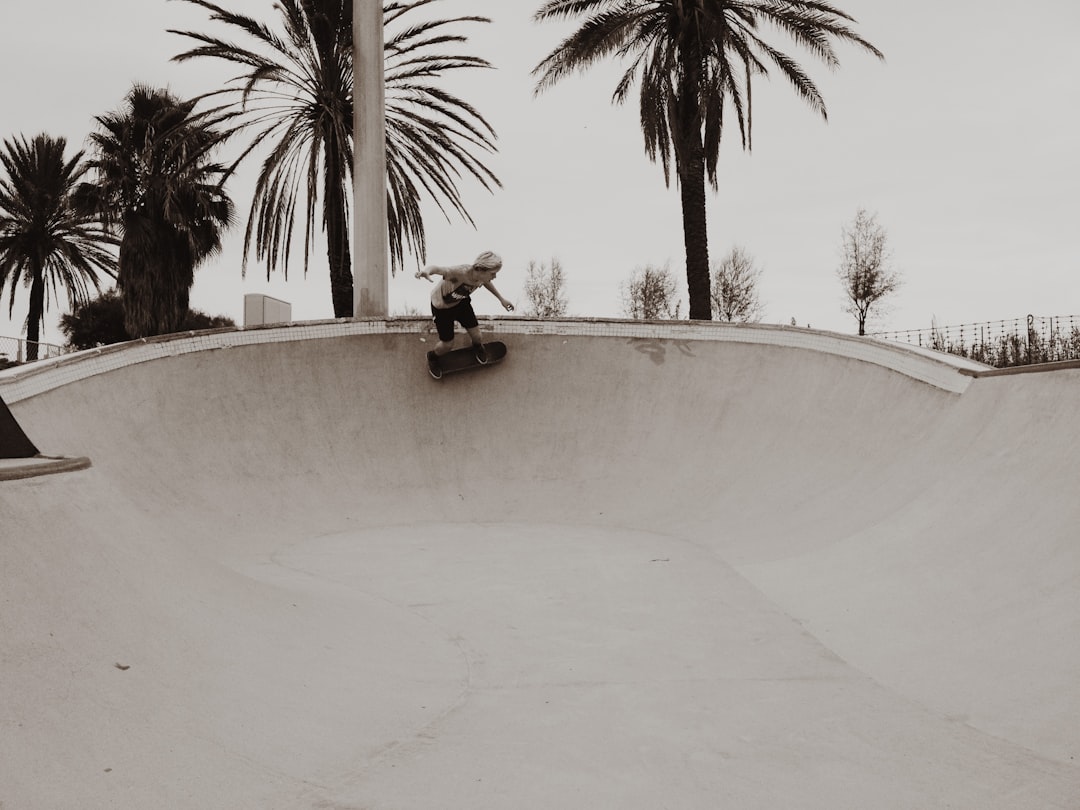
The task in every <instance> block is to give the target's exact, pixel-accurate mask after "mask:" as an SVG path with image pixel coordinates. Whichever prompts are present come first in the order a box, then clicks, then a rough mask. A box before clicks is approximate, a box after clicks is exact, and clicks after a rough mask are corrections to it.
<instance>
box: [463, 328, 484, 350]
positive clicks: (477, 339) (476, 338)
mask: <svg viewBox="0 0 1080 810" xmlns="http://www.w3.org/2000/svg"><path fill="white" fill-rule="evenodd" d="M465 331H466V332H468V333H469V340H471V341H472V345H473V346H479V345H480V344H481V343H483V342H484V338H483V337H482V336H481V334H480V327H479V326H474V327H473V328H472V329H466V330H465Z"/></svg>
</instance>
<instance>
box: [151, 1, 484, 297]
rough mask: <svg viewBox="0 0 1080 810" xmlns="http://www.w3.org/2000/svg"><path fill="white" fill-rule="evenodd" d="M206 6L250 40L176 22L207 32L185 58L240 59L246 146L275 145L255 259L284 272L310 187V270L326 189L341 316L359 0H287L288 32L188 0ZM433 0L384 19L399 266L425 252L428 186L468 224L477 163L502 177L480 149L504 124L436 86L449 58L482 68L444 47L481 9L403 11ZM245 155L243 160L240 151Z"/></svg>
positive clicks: (392, 10) (391, 207) (253, 232)
mask: <svg viewBox="0 0 1080 810" xmlns="http://www.w3.org/2000/svg"><path fill="white" fill-rule="evenodd" d="M184 2H188V3H192V4H194V5H197V6H201V7H203V8H205V9H207V10H208V11H209V12H210V13H211V17H210V18H211V20H214V21H218V22H222V23H225V24H226V25H228V26H231V27H232V28H233V29H235V30H238V31H239V32H242V33H243V34H244V35H246V37H247V38H248V39H249V40H250V41H251V47H242V46H240V45H237V44H234V43H232V42H228V41H226V40H224V39H220V38H217V37H212V36H207V35H205V34H199V33H195V32H192V31H173V32H172V33H176V34H180V35H181V36H184V37H188V38H190V39H192V40H195V41H196V42H198V43H201V44H200V45H198V46H197V47H194V48H192V49H191V50H188V51H185V52H184V53H181V54H179V55H178V56H176V57H175V59H176V60H177V61H185V60H188V59H194V58H196V57H212V58H215V59H221V60H224V61H226V62H229V63H233V64H235V65H239V66H241V67H242V68H243V71H244V72H243V73H242V74H241V75H239V76H237V77H236V79H235V80H234V86H233V87H231V88H228V89H226V90H223V91H220V92H222V93H226V94H232V95H233V96H234V97H238V101H239V107H238V108H237V109H236V110H235V111H234V118H235V121H236V123H237V125H238V126H242V127H245V128H246V129H248V130H249V131H251V132H253V133H254V134H253V136H252V142H251V144H250V146H249V147H248V149H247V150H246V151H245V152H244V154H243V155H242V156H241V158H240V160H241V161H242V160H244V159H245V158H246V157H247V156H248V155H249V154H251V152H252V151H254V150H256V149H257V148H258V147H260V146H262V145H264V144H266V145H267V148H268V149H269V153H268V154H267V156H266V157H265V159H264V161H263V163H262V167H261V170H260V173H259V176H258V180H257V182H256V187H255V194H254V197H253V199H252V202H251V209H250V212H249V214H248V223H247V229H246V231H245V234H244V257H245V264H246V259H247V256H248V255H249V252H250V249H251V247H252V245H254V248H255V255H256V259H257V260H259V261H265V262H266V272H267V275H268V276H269V274H270V273H271V272H272V271H273V270H275V269H277V268H278V267H279V266H280V267H281V269H282V270H283V271H284V272H285V273H286V275H287V274H288V266H289V254H290V249H291V247H292V234H293V230H294V225H295V218H296V213H297V208H298V206H299V202H300V198H301V197H303V200H304V203H303V205H304V209H303V216H304V272H305V273H306V272H307V268H308V261H309V257H310V253H311V250H312V247H313V245H314V240H315V236H316V228H315V219H316V214H317V212H318V208H319V195H320V193H321V195H322V207H321V217H322V223H321V224H322V228H323V230H324V231H325V232H326V243H327V259H328V262H329V266H330V287H331V297H332V300H333V306H334V315H335V317H348V316H351V315H352V314H353V278H352V260H351V256H350V251H349V227H350V220H351V214H350V208H349V206H350V199H351V194H352V171H353V150H352V138H353V132H352V129H353V117H352V104H353V87H352V83H353V72H352V58H353V49H352V26H353V0H278V2H277V3H276V4H275V6H276V8H277V9H278V11H279V12H280V23H281V28H282V30H283V32H284V33H283V34H278V33H275V31H273V30H271V28H270V27H268V26H266V25H264V24H263V23H261V22H259V21H258V20H256V19H254V18H252V17H249V16H246V15H243V14H236V13H234V12H231V11H228V10H226V9H224V8H222V7H221V6H218V5H216V4H214V3H211V2H208V0H184ZM434 2H437V0H401V2H394V1H392V0H387V1H386V2H384V3H383V20H384V25H385V30H386V31H387V35H386V47H385V82H386V154H387V215H388V231H389V234H388V236H389V240H390V262H391V269H392V270H393V271H395V272H396V271H397V270H398V269H400V267H401V266H402V264H403V262H404V256H405V253H406V251H408V252H410V253H412V254H413V255H414V256H415V257H417V259H418V261H420V262H422V261H424V260H425V252H426V250H425V240H424V223H423V219H422V217H421V213H420V203H421V197H422V196H424V197H426V198H428V199H430V200H432V201H434V202H435V204H436V205H437V206H438V207H439V209H440V210H441V211H442V212H443V214H444V215H447V216H449V214H450V213H451V212H453V213H456V214H457V215H459V216H461V217H462V218H463V219H464V220H465V221H467V222H469V223H470V224H472V219H471V218H470V217H469V214H468V212H467V211H466V209H465V206H464V203H463V201H462V199H461V195H460V193H459V191H458V188H457V180H458V178H459V177H461V176H463V175H467V176H471V177H473V178H475V179H476V180H478V181H479V182H480V184H481V185H482V186H483V187H484V188H486V189H488V190H492V187H493V186H498V185H499V181H498V179H497V178H496V177H495V175H494V174H493V173H492V172H491V171H490V170H489V169H488V168H487V167H486V166H485V165H484V164H483V163H482V162H481V159H480V157H478V153H485V152H486V153H491V152H494V150H495V147H494V139H495V132H494V130H493V129H492V128H491V126H490V125H489V124H488V123H487V121H486V120H484V118H483V116H482V115H480V113H479V112H478V111H477V110H476V109H474V108H473V107H472V106H470V105H469V104H468V103H466V102H465V101H463V100H462V99H461V98H458V97H457V96H455V95H453V94H451V93H449V92H447V91H446V90H444V89H442V88H440V87H439V85H438V83H437V80H438V79H440V78H441V77H443V76H444V75H445V74H446V73H448V72H449V71H456V70H460V69H464V68H483V67H490V65H489V64H488V63H487V62H486V61H484V60H483V59H479V58H477V57H474V56H468V55H461V54H446V53H443V52H442V49H443V48H444V47H447V46H457V45H458V44H459V43H463V42H464V41H465V37H462V36H460V35H455V34H452V33H450V32H449V31H448V29H449V28H451V27H452V26H454V25H456V24H459V23H465V22H488V20H487V19H486V18H483V17H475V16H462V17H454V18H452V19H436V20H430V19H416V20H415V21H414V17H415V15H413V16H407V15H410V14H412V13H413V12H415V11H416V10H417V9H420V8H422V7H424V6H427V5H429V4H431V3H434ZM238 162H239V161H238Z"/></svg>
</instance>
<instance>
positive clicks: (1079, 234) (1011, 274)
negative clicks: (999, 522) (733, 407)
mask: <svg viewBox="0 0 1080 810" xmlns="http://www.w3.org/2000/svg"><path fill="white" fill-rule="evenodd" d="M220 2H221V3H222V4H223V5H225V6H227V7H230V8H234V9H236V10H238V11H243V12H245V13H249V14H252V15H257V16H259V17H261V18H263V19H265V20H266V21H268V22H270V21H276V18H277V12H275V11H273V9H272V3H271V2H270V0H220ZM0 4H2V8H3V11H2V25H0V99H2V104H0V137H3V138H10V137H12V136H16V135H26V136H27V137H31V136H33V135H34V134H37V133H39V132H46V133H49V134H51V135H54V136H60V135H63V136H66V137H67V138H68V141H69V144H71V146H72V148H74V147H82V146H83V144H84V141H85V138H86V136H87V134H88V133H89V132H90V131H91V130H92V128H93V118H94V116H95V115H99V114H101V113H103V112H107V111H110V110H113V109H116V108H117V107H119V105H120V103H121V102H122V100H123V98H124V96H125V94H126V93H127V91H128V89H129V88H130V86H131V84H132V82H134V81H140V82H144V83H150V84H155V85H159V86H168V87H170V88H171V89H172V90H173V91H174V92H176V93H177V94H180V95H194V94H196V93H199V92H203V91H206V90H209V89H212V88H213V87H215V86H218V85H220V83H221V82H222V81H223V80H224V79H225V78H227V77H228V76H230V75H232V74H231V72H229V71H228V70H227V69H225V68H223V67H218V66H214V65H212V64H210V63H207V64H198V63H186V64H183V65H180V64H174V63H171V62H170V61H169V59H170V57H171V56H173V55H174V54H176V53H178V52H179V51H181V50H182V49H183V48H184V47H185V41H184V40H182V39H181V38H179V37H177V36H175V35H170V34H168V33H167V32H166V31H167V29H169V28H181V29H182V28H194V29H198V30H203V31H206V32H208V33H213V32H214V31H215V30H217V31H219V32H221V31H222V29H220V28H218V29H215V28H214V27H213V26H212V25H211V24H210V22H209V20H208V19H207V17H206V15H205V13H204V12H202V11H201V10H199V9H197V8H195V7H192V6H189V5H188V4H185V3H182V2H176V0H94V2H92V3H88V2H85V0H54V1H53V2H50V3H18V2H15V0H0ZM838 4H839V6H840V7H841V8H843V9H844V10H845V11H846V12H848V13H849V14H851V15H853V16H854V17H855V18H856V19H857V20H858V24H857V30H858V32H859V33H860V34H861V35H862V36H864V37H865V38H867V39H869V40H870V41H871V42H873V43H874V44H875V45H876V46H877V47H878V48H879V49H880V50H882V51H884V53H885V56H886V61H885V62H879V61H878V60H877V59H875V58H873V57H872V56H870V55H869V54H866V53H864V52H862V51H861V50H858V49H856V48H854V47H848V46H841V48H840V60H841V67H840V69H839V70H837V71H829V70H828V69H827V68H826V67H824V66H823V65H821V64H819V63H817V62H815V61H814V60H813V59H812V58H811V57H810V56H809V55H808V54H807V53H805V52H802V51H800V50H798V49H797V48H796V47H795V46H793V45H791V44H790V43H789V42H787V41H785V40H784V39H782V38H780V37H778V36H776V35H774V34H773V35H771V36H772V41H773V42H774V44H777V45H778V46H780V47H781V49H783V50H787V51H788V52H789V53H791V54H792V55H793V56H795V57H796V58H797V59H798V60H799V61H800V62H801V63H802V64H803V66H804V67H805V68H807V70H808V72H809V73H810V75H811V76H812V77H813V79H814V80H815V82H816V83H817V84H818V86H819V88H820V89H821V91H822V93H823V95H824V97H825V101H826V104H827V105H828V111H829V120H828V122H827V123H826V122H824V121H822V120H821V119H820V117H818V116H816V115H815V114H814V113H812V112H811V111H810V110H809V108H808V107H806V105H805V104H804V103H803V102H802V101H800V100H799V99H798V98H797V97H796V96H795V95H794V94H793V93H792V92H791V90H790V88H789V86H788V85H787V83H786V82H785V81H784V80H783V79H781V78H780V77H774V78H772V79H770V80H768V81H760V82H759V83H758V84H757V85H755V90H754V143H753V146H754V149H753V153H752V154H746V153H744V152H742V151H741V150H740V146H739V142H738V139H737V138H735V137H732V138H730V139H729V140H728V141H727V142H725V143H724V145H723V146H722V150H721V151H722V154H721V165H720V178H719V182H720V187H719V191H718V192H717V193H715V194H710V196H709V200H708V206H709V207H708V218H709V239H710V252H711V256H712V258H713V260H714V261H715V260H718V259H719V258H720V257H721V256H722V255H723V254H724V253H726V252H727V251H728V250H730V249H731V247H732V246H733V245H740V246H742V247H743V248H744V249H745V250H746V251H747V252H749V253H750V254H751V255H752V256H753V257H754V259H755V260H756V261H757V263H758V266H759V267H760V268H761V271H762V276H761V282H760V294H761V298H762V301H763V304H764V306H765V317H764V321H765V322H768V323H790V321H791V319H792V318H795V319H796V321H797V322H798V323H799V324H800V325H803V326H806V325H810V326H813V327H815V328H820V329H830V330H836V331H842V332H853V331H855V322H854V319H853V318H852V317H851V316H850V315H848V314H846V313H845V312H844V311H843V297H842V292H841V289H840V285H839V283H838V281H837V280H836V276H835V271H836V267H837V264H838V259H839V248H840V233H841V228H842V226H844V225H845V224H846V223H849V222H850V221H851V220H852V219H853V218H854V216H855V212H856V210H857V209H858V208H859V207H864V208H866V209H868V210H869V211H871V212H875V213H876V214H877V216H878V220H879V222H880V224H881V225H883V226H884V227H885V229H886V230H887V231H888V236H889V244H890V246H891V250H892V253H893V256H894V263H895V266H896V268H897V269H898V270H900V271H901V273H902V274H903V278H904V286H903V287H902V288H901V289H900V291H899V292H897V293H896V294H895V295H894V296H893V297H892V299H891V307H890V311H889V312H887V313H886V314H885V316H884V317H883V318H882V319H880V320H879V321H878V325H879V326H881V327H887V328H891V329H909V328H910V329H916V328H923V327H927V326H929V325H930V322H931V319H932V318H936V319H937V322H938V323H939V324H942V325H944V324H959V323H971V322H975V321H986V320H997V319H1005V318H1014V317H1023V316H1024V315H1026V314H1027V313H1029V312H1030V313H1035V314H1039V315H1065V314H1080V150H1078V149H1077V146H1076V144H1077V143H1080V132H1078V129H1080V126H1078V123H1080V113H1078V105H1080V49H1077V48H1076V41H1077V38H1078V37H1080V3H1078V2H1077V1H1076V0H1028V2H1026V3H1024V4H1023V5H1020V6H1014V7H1011V10H1010V12H1009V13H1007V14H1006V13H998V12H996V11H993V10H992V9H991V8H990V7H988V6H987V5H986V3H984V2H981V1H980V0H909V2H906V3H897V2H895V0H839V3H838ZM539 5H540V3H539V0H444V1H443V2H442V3H441V6H442V9H441V16H455V15H458V14H482V15H486V16H489V17H491V18H492V20H493V22H492V23H491V24H490V25H485V26H476V25H473V26H465V27H463V28H462V31H463V32H465V33H468V34H469V35H470V44H469V46H468V47H469V48H470V50H471V52H472V53H474V54H476V55H478V56H481V57H483V58H485V59H487V60H489V61H490V62H491V63H493V64H494V65H495V68H496V69H495V70H493V71H477V72H473V73H472V75H470V76H469V77H468V78H467V80H464V81H458V82H456V83H455V84H454V89H455V90H456V91H458V92H459V93H460V94H461V95H463V96H464V97H465V98H466V99H467V100H468V101H470V102H471V103H473V104H474V105H475V106H476V107H478V108H479V109H480V110H481V112H482V113H483V114H484V115H485V116H486V117H487V118H488V120H489V121H490V122H491V123H492V125H493V126H494V127H495V129H496V131H497V133H498V136H499V140H498V144H499V154H498V155H496V156H494V157H492V158H491V159H490V165H491V167H492V168H493V169H494V170H495V171H496V173H497V174H498V175H499V177H500V178H501V179H502V181H503V184H504V187H503V188H502V189H501V190H499V191H497V192H496V193H495V194H494V195H491V194H489V193H488V192H485V191H483V190H482V189H480V188H479V187H478V186H475V185H473V184H469V183H468V182H467V181H466V182H465V183H464V185H463V189H464V193H465V198H466V200H467V205H468V207H469V210H470V212H471V213H472V215H473V218H474V219H475V221H476V228H475V229H474V228H472V227H471V226H469V225H467V224H465V223H462V222H459V221H451V222H449V223H447V222H446V221H445V220H443V219H442V217H441V215H440V214H439V213H438V212H437V211H436V210H433V211H432V212H431V214H430V216H429V218H428V220H427V223H428V246H429V253H428V260H429V261H430V262H434V263H441V264H450V263H459V262H465V261H468V260H470V259H471V258H472V257H473V256H475V255H476V254H477V253H479V252H480V251H482V250H494V251H496V252H498V253H500V254H502V256H503V257H504V260H505V269H504V271H503V273H502V274H500V277H499V280H498V282H497V285H498V286H499V288H500V289H501V291H502V292H503V293H504V294H505V295H506V296H507V297H509V298H511V299H513V300H517V302H518V303H519V304H520V305H524V304H525V298H524V295H523V294H522V281H523V279H524V271H525V267H526V265H527V264H528V262H529V261H530V260H534V261H538V262H542V261H550V260H551V259H552V258H553V257H557V258H558V259H559V260H560V261H561V263H562V265H563V268H564V271H565V273H566V277H567V293H568V295H569V299H570V311H571V314H574V315H580V316H586V317H603V316H620V315H621V302H620V294H619V286H620V283H621V282H623V281H624V280H625V279H626V277H627V276H628V275H629V273H630V272H631V271H632V270H633V269H634V268H636V267H640V266H643V265H645V264H653V265H664V264H665V263H670V266H671V268H672V270H673V271H675V273H676V275H677V276H678V277H679V279H680V284H681V286H682V287H683V288H685V281H684V279H683V273H684V267H683V264H684V260H683V247H682V231H681V227H682V226H681V218H680V207H679V200H678V193H677V190H676V189H674V188H671V189H668V188H666V187H665V185H664V180H663V174H662V172H661V170H660V168H659V166H657V165H654V164H652V163H650V162H649V161H648V159H647V158H646V157H645V155H644V150H643V146H642V138H641V132H640V129H639V127H638V125H637V120H636V108H635V106H634V105H633V104H629V105H627V106H626V107H625V108H615V107H612V105H611V104H610V98H611V93H612V90H613V88H614V82H615V76H616V71H615V69H614V68H613V67H605V68H602V69H598V70H597V71H595V72H592V73H588V74H584V75H581V76H575V77H571V78H569V79H567V80H566V81H564V82H563V83H562V84H560V85H557V86H556V87H554V88H553V89H551V90H549V91H547V92H545V93H544V94H543V95H541V96H540V97H538V98H535V97H534V96H533V93H532V88H533V83H534V80H533V78H532V77H531V76H530V71H531V69H532V68H533V67H535V66H536V64H537V63H538V62H539V61H540V60H541V59H542V58H543V57H544V56H545V55H546V54H547V53H548V52H549V51H550V50H551V49H552V48H553V47H554V46H555V45H556V44H557V43H558V41H559V39H560V37H561V36H562V35H563V34H565V32H566V30H567V29H566V27H565V26H561V25H552V24H544V25H541V24H537V23H534V22H532V20H531V14H532V13H533V12H534V11H535V9H536V8H537V7H538V6H539ZM732 134H733V135H734V134H735V133H732ZM251 174H252V172H247V173H245V174H244V175H243V176H241V177H240V178H238V181H237V182H235V183H234V184H233V185H232V186H230V189H229V191H230V193H231V195H232V196H233V198H234V200H235V201H236V202H237V206H238V209H240V210H241V211H243V212H246V210H247V205H248V203H249V201H250V187H251V182H250V177H251ZM241 230H242V227H238V228H237V229H236V232H235V233H234V234H233V235H232V236H231V237H229V239H228V243H227V247H226V250H225V251H224V252H223V254H222V255H221V256H220V257H219V258H217V259H215V260H212V261H211V262H210V263H208V264H207V265H205V266H203V267H202V268H201V269H200V270H199V271H198V273H197V275H196V282H195V287H194V289H193V291H192V305H193V306H195V307H197V308H199V309H202V310H204V311H206V312H209V313H211V314H223V315H228V316H230V317H232V318H234V319H235V320H236V321H237V322H238V323H241V322H242V319H243V296H244V294H245V293H250V292H258V293H265V294H267V295H272V296H274V297H277V298H281V299H284V300H286V301H289V302H291V303H292V305H293V317H294V319H296V320H306V319H315V318H326V317H331V316H332V308H331V305H330V293H329V282H328V280H327V275H326V271H325V262H324V261H320V260H317V261H316V263H315V266H314V267H313V269H312V270H311V272H309V274H308V277H307V278H306V279H305V278H304V277H303V275H302V273H301V272H300V268H299V267H298V266H297V267H296V268H294V270H292V271H290V275H289V279H288V281H287V282H286V281H285V280H284V279H283V278H282V277H281V276H280V275H275V276H274V277H272V278H271V280H270V281H267V279H266V274H265V271H264V269H263V268H261V267H258V266H255V265H254V264H253V265H252V266H250V267H249V270H248V275H247V278H246V279H242V278H241V273H240V247H239V241H240V233H241ZM320 258H321V257H320ZM429 292H430V288H429V287H428V284H427V283H426V282H423V281H417V280H416V279H414V278H412V274H411V272H410V273H408V274H405V275H404V276H399V277H398V278H396V279H394V280H393V281H392V282H391V286H390V309H391V312H392V313H401V312H405V311H406V309H407V308H411V309H413V310H416V311H421V312H424V311H426V300H427V295H428V294H429ZM683 295H684V297H685V292H684V293H683ZM27 303H28V301H27V294H26V293H24V292H22V291H20V294H19V296H18V298H17V302H16V306H15V311H14V314H13V316H12V318H11V319H8V317H7V316H8V293H7V291H5V294H4V299H3V308H2V313H0V336H17V335H20V334H22V333H23V329H22V323H23V321H24V320H25V317H26V308H27ZM64 307H66V300H61V301H60V302H59V306H57V304H56V303H55V302H54V305H53V309H52V311H51V312H50V313H49V315H48V319H47V327H46V330H45V334H44V338H45V339H46V340H52V341H55V342H61V340H60V334H59V332H58V330H57V329H56V322H57V320H58V317H59V315H60V314H61V312H62V311H63V310H64ZM477 310H478V311H479V312H481V313H489V314H497V313H498V312H500V311H501V310H500V309H499V307H498V303H497V302H496V301H495V299H494V298H491V297H489V296H486V295H485V296H478V297H477ZM685 311H686V306H685V304H684V307H683V312H684V313H685Z"/></svg>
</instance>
